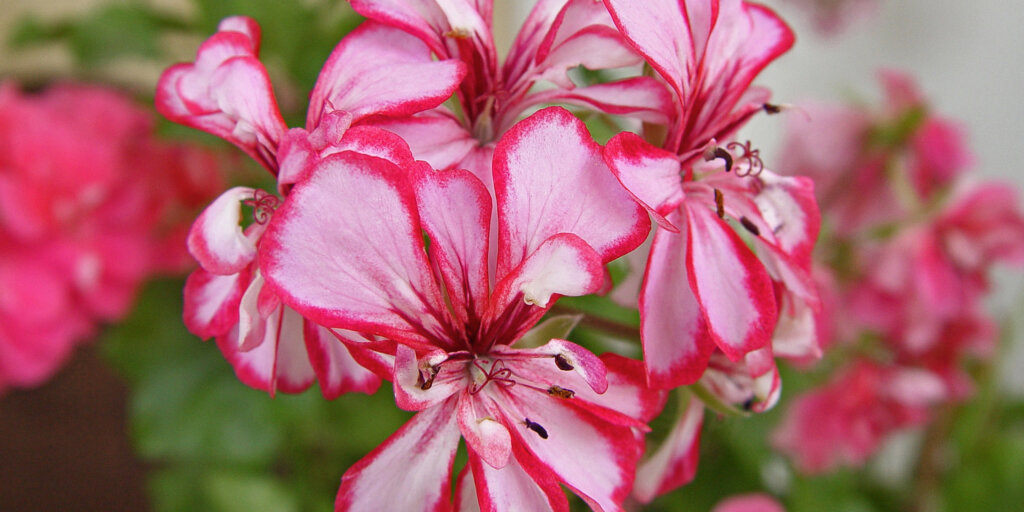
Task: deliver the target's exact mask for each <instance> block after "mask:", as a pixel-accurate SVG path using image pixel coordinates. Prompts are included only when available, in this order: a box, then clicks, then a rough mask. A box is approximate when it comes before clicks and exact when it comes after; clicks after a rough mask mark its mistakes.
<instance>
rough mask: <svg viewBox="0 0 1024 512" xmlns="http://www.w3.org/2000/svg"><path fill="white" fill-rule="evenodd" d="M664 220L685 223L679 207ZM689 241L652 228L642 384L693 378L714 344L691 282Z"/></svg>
mask: <svg viewBox="0 0 1024 512" xmlns="http://www.w3.org/2000/svg"><path fill="white" fill-rule="evenodd" d="M669 219H670V220H671V221H673V222H674V223H682V222H684V220H683V219H682V216H681V215H680V214H679V213H678V211H677V212H674V213H673V214H671V215H670V216H669ZM688 245H689V240H688V233H687V231H685V230H684V231H683V232H681V233H671V232H669V231H666V230H662V229H659V230H657V231H656V232H655V234H654V243H653V245H652V246H651V255H650V258H649V259H648V260H647V269H646V271H645V273H644V283H643V287H642V288H641V290H640V337H641V340H642V342H643V347H644V365H645V366H646V368H647V382H648V383H649V384H650V385H651V386H652V387H655V388H660V389H671V388H674V387H678V386H683V385H687V384H693V383H694V382H697V380H698V379H700V376H701V375H702V374H703V373H704V369H705V368H706V367H707V364H708V359H709V358H710V357H711V352H713V351H714V348H715V343H714V340H712V338H711V336H710V335H709V333H708V329H707V321H706V319H705V317H704V315H703V313H702V312H701V308H700V303H699V302H698V301H697V296H696V295H694V293H693V289H692V285H691V284H690V270H689V267H688V266H687V265H686V247H687V246H688Z"/></svg>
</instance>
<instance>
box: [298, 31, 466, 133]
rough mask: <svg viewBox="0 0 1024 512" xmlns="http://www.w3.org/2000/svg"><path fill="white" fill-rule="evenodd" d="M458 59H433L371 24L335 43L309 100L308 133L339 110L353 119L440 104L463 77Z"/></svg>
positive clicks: (403, 36)
mask: <svg viewBox="0 0 1024 512" xmlns="http://www.w3.org/2000/svg"><path fill="white" fill-rule="evenodd" d="M465 74H466V71H465V65H464V64H463V63H462V62H459V61H457V60H442V61H436V60H433V59H432V58H431V55H430V49H429V48H428V47H427V46H426V45H425V44H423V43H421V42H420V41H418V40H417V39H416V38H415V37H413V36H412V35H409V34H407V33H405V32H403V31H401V30H398V29H395V28H391V27H387V26H385V25H381V24H378V23H375V22H372V21H368V22H365V23H363V24H362V25H361V26H360V27H359V28H357V29H356V30H354V31H352V33H351V34H349V35H348V36H346V37H345V38H344V39H342V40H341V42H340V43H338V46H337V48H335V49H334V51H333V52H332V53H331V56H330V57H329V58H328V59H327V63H326V64H325V65H324V68H323V70H322V71H321V72H320V77H319V79H317V83H316V86H315V87H314V88H313V93H312V95H311V97H310V100H309V112H308V113H307V116H306V117H307V129H310V130H312V129H313V128H314V127H316V126H317V124H318V123H319V121H320V117H321V115H323V114H324V113H327V112H330V111H332V110H343V111H345V112H348V113H349V114H351V115H352V117H353V121H354V122H355V121H358V120H359V119H361V118H363V117H365V116H369V115H386V116H393V117H400V116H407V115H410V114H414V113H416V112H420V111H423V110H427V109H430V108H433V107H436V106H438V105H440V104H441V103H442V102H443V101H444V100H446V99H448V97H449V96H451V95H452V93H453V92H454V91H455V89H456V88H457V87H458V86H459V83H460V82H461V81H462V77H463V76H465Z"/></svg>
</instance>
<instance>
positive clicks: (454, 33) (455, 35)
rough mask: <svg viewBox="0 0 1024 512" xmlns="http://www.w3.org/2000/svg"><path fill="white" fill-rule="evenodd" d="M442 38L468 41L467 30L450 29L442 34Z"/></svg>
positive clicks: (460, 28) (459, 28)
mask: <svg viewBox="0 0 1024 512" xmlns="http://www.w3.org/2000/svg"><path fill="white" fill-rule="evenodd" d="M444 36H445V37H450V38H452V39H469V30H467V29H465V28H462V27H452V29H451V30H449V31H447V32H445V33H444Z"/></svg>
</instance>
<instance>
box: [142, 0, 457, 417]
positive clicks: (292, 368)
mask: <svg viewBox="0 0 1024 512" xmlns="http://www.w3.org/2000/svg"><path fill="white" fill-rule="evenodd" d="M259 39H260V38H259V26H258V25H257V24H256V23H255V22H254V21H253V20H251V19H249V18H244V17H233V18H227V19H225V20H224V21H222V22H221V24H220V26H219V30H218V32H217V34H215V35H214V36H212V37H211V38H210V39H208V40H207V41H206V42H205V43H203V45H202V46H201V47H200V48H199V51H198V52H197V54H196V61H195V63H191V64H179V65H176V66H173V67H171V68H169V69H168V70H167V71H166V72H165V73H164V75H163V76H162V77H161V79H160V83H159V85H158V87H157V98H156V102H157V107H158V109H159V110H160V112H161V113H163V114H164V115H165V116H167V117H168V118H169V119H171V120H173V121H177V122H179V123H182V124H185V125H188V126H192V127H194V128H198V129H201V130H204V131H207V132H210V133H212V134H214V135H218V136H220V137H222V138H224V139H226V140H228V141H230V142H232V143H234V144H235V145H237V146H238V147H240V148H241V149H243V150H245V151H246V153H248V154H249V155H250V156H252V157H253V158H254V159H256V160H257V161H258V162H260V163H261V164H262V165H263V166H264V167H266V168H267V169H268V170H269V171H270V172H271V173H272V174H274V175H275V176H276V177H277V182H278V190H277V193H278V194H277V195H275V194H270V193H267V192H265V191H262V190H256V189H253V188H249V187H236V188H233V189H231V190H229V191H227V192H226V193H225V194H224V195H222V196H221V197H220V198H218V199H217V200H216V201H214V202H213V203H212V204H211V205H210V206H209V207H208V208H207V209H206V211H204V212H203V214H202V215H201V216H200V217H199V218H198V219H197V220H196V222H195V224H194V225H193V228H192V231H191V232H190V234H189V239H188V243H189V250H190V252H191V253H192V254H193V256H195V257H196V259H197V260H198V261H199V263H200V265H201V266H202V269H200V270H197V271H196V272H195V273H193V275H192V276H191V277H190V278H189V281H188V283H187V284H186V287H185V323H186V325H187V326H188V327H189V330H191V331H192V332H193V333H195V334H196V335H198V336H200V337H203V338H209V337H216V338H217V341H218V346H219V347H220V348H221V350H222V351H223V352H224V355H225V357H226V358H227V359H228V360H229V361H230V362H231V364H232V365H233V366H234V367H235V370H236V372H237V374H238V376H239V377H240V378H241V380H242V381H243V382H245V383H246V384H248V385H250V386H252V387H255V388H257V389H262V390H265V391H268V392H270V393H274V392H275V391H277V390H281V391H285V392H298V391H302V390H304V389H306V388H307V387H308V386H309V385H310V384H311V383H312V381H313V379H314V378H318V380H319V381H320V387H321V391H322V392H323V394H324V396H326V397H329V398H333V397H336V396H338V395H339V394H341V393H344V392H346V391H351V390H358V391H365V392H370V391H372V390H374V389H376V388H377V386H378V385H379V382H380V381H379V379H378V378H377V377H376V376H375V375H373V374H372V373H371V372H369V371H368V370H366V369H365V368H363V367H362V366H361V365H359V364H358V363H357V362H356V361H355V360H354V359H353V356H352V354H350V351H351V349H350V348H347V347H346V346H345V345H344V344H342V343H339V342H338V340H337V339H335V335H334V334H332V333H330V332H327V331H326V330H324V329H320V328H319V327H318V326H316V325H315V324H311V323H310V322H308V321H306V320H304V319H303V318H302V317H301V316H299V315H298V314H297V313H295V312H294V311H293V310H291V309H290V308H288V307H287V306H284V305H282V304H281V302H280V300H278V298H277V297H276V295H274V293H273V292H272V291H270V290H269V289H267V288H264V287H263V282H264V281H263V278H262V276H261V274H260V271H259V266H258V258H257V253H256V251H257V248H258V246H259V244H260V239H261V236H262V234H263V231H264V229H265V227H266V223H267V221H268V220H269V218H270V217H271V216H273V213H274V211H275V209H276V208H277V207H278V205H279V204H280V203H281V202H282V200H283V199H282V197H284V196H287V192H288V190H289V189H290V188H291V186H292V185H293V184H294V183H296V182H297V181H299V180H300V179H301V178H302V176H303V175H304V173H305V172H306V170H307V169H308V168H310V166H312V165H314V164H315V163H316V162H317V161H318V160H319V159H320V158H323V157H325V156H327V155H329V154H332V153H335V152H339V151H346V150H354V151H360V152H364V153H369V154H374V155H377V156H381V157H384V158H392V159H395V160H396V161H400V162H402V163H405V160H402V159H403V158H406V156H405V155H407V153H408V148H407V146H406V145H405V143H404V142H402V141H401V140H399V139H397V137H395V136H394V135H393V134H390V133H387V132H383V131H381V130H379V129H372V128H367V127H365V126H362V124H363V121H364V120H365V119H366V118H368V117H373V116H405V115H409V114H412V113H414V112H417V111H420V110H424V109H428V108H432V107H435V106H437V105H438V104H439V103H441V102H442V101H444V100H445V99H446V98H448V97H449V96H450V95H451V93H452V91H453V90H454V89H455V87H456V86H457V85H458V83H459V82H460V81H461V79H462V77H463V75H464V69H463V65H462V64H461V63H459V62H454V61H435V60H433V59H432V58H431V56H430V51H429V49H428V48H427V47H426V46H425V45H424V44H423V43H421V42H419V41H418V40H416V39H415V38H413V37H410V36H408V35H406V34H404V33H403V32H401V31H398V30H395V29H391V28H388V27H385V26H382V25H379V24H375V23H366V24H364V25H362V26H361V27H360V28H358V29H356V30H355V31H353V32H352V33H351V34H349V35H348V36H347V37H345V38H344V39H343V40H342V41H341V42H340V43H339V44H338V46H337V47H336V48H335V49H334V51H333V52H332V53H331V56H330V57H329V58H328V61H327V63H326V64H325V66H324V69H323V70H322V71H321V74H320V77H319V79H318V80H317V83H316V86H315V87H314V89H313V92H312V95H311V100H310V105H309V113H308V116H307V125H306V128H304V129H303V128H293V129H291V130H288V128H287V127H286V126H285V124H284V121H283V119H282V118H281V115H280V113H279V112H278V109H277V104H276V101H275V99H274V95H273V91H272V90H271V85H270V80H269V78H268V76H267V72H266V69H264V67H263V65H262V64H261V63H260V61H259V60H258V58H257V54H258V51H259ZM408 158H409V161H411V157H408ZM241 204H247V205H249V206H251V207H252V208H253V215H254V222H253V223H252V224H251V225H250V226H248V227H247V228H245V229H244V230H243V229H242V228H241V227H240V225H239V224H240V221H241V212H240V205H241Z"/></svg>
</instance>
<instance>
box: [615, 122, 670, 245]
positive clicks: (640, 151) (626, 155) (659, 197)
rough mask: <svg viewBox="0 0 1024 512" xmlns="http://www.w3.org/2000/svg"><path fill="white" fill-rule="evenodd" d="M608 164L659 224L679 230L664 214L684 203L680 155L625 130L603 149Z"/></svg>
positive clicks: (668, 228)
mask: <svg viewBox="0 0 1024 512" xmlns="http://www.w3.org/2000/svg"><path fill="white" fill-rule="evenodd" d="M604 158H605V161H606V162H608V167H610V168H611V170H612V173H614V174H615V177H616V178H618V179H619V182H620V183H622V186H623V187H625V188H626V190H628V191H629V193H630V194H631V195H632V196H633V198H634V199H636V200H637V201H638V202H639V203H640V204H641V205H643V207H644V208H646V209H647V211H648V212H650V213H651V215H653V216H654V219H655V220H656V221H657V222H658V225H659V226H661V227H662V228H665V229H667V230H669V231H674V232H677V231H679V228H680V226H676V225H674V224H672V223H671V222H669V221H668V219H667V218H666V217H665V216H666V215H667V214H668V213H669V212H671V211H673V210H675V209H676V208H677V207H678V206H679V205H680V204H682V202H683V197H684V194H683V187H682V179H683V176H682V169H681V168H680V166H679V158H678V157H676V155H674V154H672V153H669V152H668V151H665V150H663V149H660V148H656V147H654V146H652V145H650V144H648V143H647V142H646V141H644V140H643V139H641V138H640V137H639V136H638V135H636V134H634V133H630V132H622V133H620V134H618V135H616V136H615V137H612V139H611V140H609V141H608V144H607V145H606V146H605V148H604Z"/></svg>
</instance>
